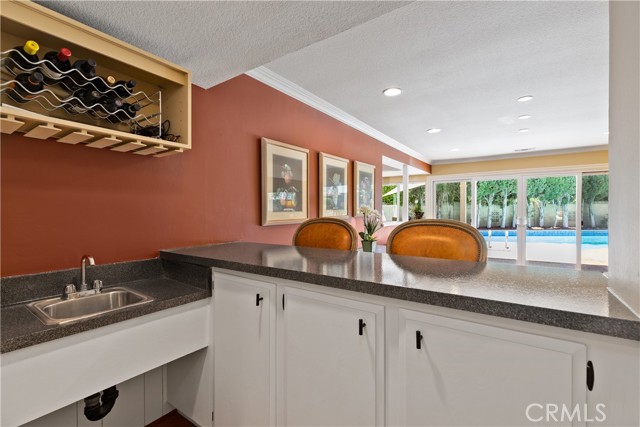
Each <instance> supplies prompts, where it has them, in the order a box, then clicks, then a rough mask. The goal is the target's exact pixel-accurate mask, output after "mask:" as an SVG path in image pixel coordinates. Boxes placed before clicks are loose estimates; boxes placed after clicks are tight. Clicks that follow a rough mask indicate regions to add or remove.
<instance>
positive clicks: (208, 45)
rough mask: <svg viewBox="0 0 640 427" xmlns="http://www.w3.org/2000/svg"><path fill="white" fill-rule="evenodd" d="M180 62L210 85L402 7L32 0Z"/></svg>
mask: <svg viewBox="0 0 640 427" xmlns="http://www.w3.org/2000/svg"><path fill="white" fill-rule="evenodd" d="M36 3H39V4H41V5H43V6H45V7H47V8H49V9H52V10H55V11H56V12H60V13H62V14H63V15H65V16H68V17H71V18H73V19H75V20H77V21H80V22H82V23H84V24H86V25H89V26H90V27H93V28H96V29H98V30H100V31H103V32H105V33H107V34H110V35H112V36H114V37H116V38H118V39H120V40H124V41H126V42H128V43H130V44H132V45H134V46H137V47H139V48H141V49H144V50H146V51H148V52H151V53H153V54H155V55H158V56H160V57H163V58H165V59H168V60H169V61H171V62H174V63H176V64H179V65H182V66H183V67H185V68H187V69H189V70H191V72H192V73H193V83H195V84H196V85H198V86H201V87H204V88H209V87H211V86H214V85H216V84H218V83H221V82H223V81H225V80H228V79H230V78H232V77H235V76H237V75H239V74H242V73H244V72H245V71H248V70H251V69H252V68H255V67H258V66H260V65H263V64H265V63H267V62H269V61H272V60H274V59H276V58H279V57H280V56H282V55H285V54H287V53H289V52H294V51H296V50H298V49H301V48H304V47H305V46H309V45H311V44H313V43H315V42H317V41H319V40H322V39H324V38H327V37H330V36H333V35H335V34H338V33H340V32H342V31H345V30H347V29H349V28H351V27H353V26H355V25H358V24H361V23H363V22H365V21H368V20H370V19H372V18H375V17H378V16H380V15H382V14H385V13H387V12H389V11H391V10H393V9H396V8H398V7H402V6H403V5H404V4H407V2H374V1H337V2H336V1H328V2H324V1H320V2H304V1H257V2H247V1H67V0H64V1H36Z"/></svg>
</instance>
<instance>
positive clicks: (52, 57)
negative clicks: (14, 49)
mask: <svg viewBox="0 0 640 427" xmlns="http://www.w3.org/2000/svg"><path fill="white" fill-rule="evenodd" d="M69 58H71V51H70V50H69V49H67V48H66V47H63V48H62V49H60V51H58V52H56V51H55V50H52V51H51V52H47V54H46V55H45V56H44V58H43V59H45V60H46V61H44V62H43V63H42V64H40V71H41V72H42V75H43V76H44V82H45V83H46V84H48V85H52V84H56V83H58V82H59V81H60V79H61V78H62V76H63V73H66V72H67V71H69V70H70V69H71V62H70V61H69Z"/></svg>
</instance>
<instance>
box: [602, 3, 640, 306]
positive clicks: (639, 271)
mask: <svg viewBox="0 0 640 427" xmlns="http://www.w3.org/2000/svg"><path fill="white" fill-rule="evenodd" d="M609 19H610V22H609V31H610V40H609V43H610V52H609V55H610V56H609V165H610V169H609V228H610V231H609V240H610V242H609V274H610V286H611V289H612V290H613V291H614V292H615V293H616V295H618V296H619V297H620V298H621V299H622V300H623V301H624V302H626V303H627V304H628V305H629V307H631V309H632V310H634V311H635V312H636V313H640V125H639V122H640V106H639V104H640V83H639V80H640V77H639V76H640V30H639V28H640V3H638V2H636V1H631V2H628V1H612V2H610V3H609Z"/></svg>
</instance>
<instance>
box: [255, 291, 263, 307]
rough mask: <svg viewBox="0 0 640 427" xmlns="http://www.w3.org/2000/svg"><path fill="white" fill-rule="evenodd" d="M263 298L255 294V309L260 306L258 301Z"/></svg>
mask: <svg viewBox="0 0 640 427" xmlns="http://www.w3.org/2000/svg"><path fill="white" fill-rule="evenodd" d="M263 299H264V298H263V297H261V296H260V294H256V307H257V306H259V305H260V301H262V300H263Z"/></svg>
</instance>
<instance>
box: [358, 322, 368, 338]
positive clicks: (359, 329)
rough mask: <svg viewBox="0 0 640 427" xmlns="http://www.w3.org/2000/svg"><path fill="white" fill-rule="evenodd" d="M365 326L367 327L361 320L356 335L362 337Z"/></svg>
mask: <svg viewBox="0 0 640 427" xmlns="http://www.w3.org/2000/svg"><path fill="white" fill-rule="evenodd" d="M365 326H367V324H366V323H364V320H363V319H360V321H359V322H358V335H362V334H363V333H364V327H365Z"/></svg>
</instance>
